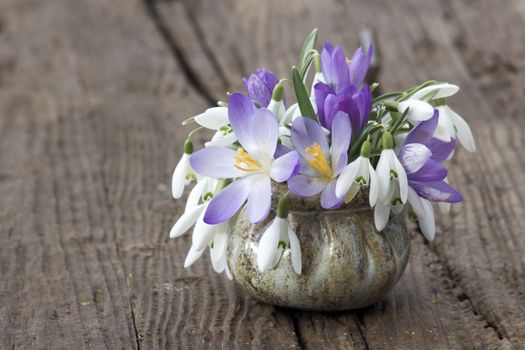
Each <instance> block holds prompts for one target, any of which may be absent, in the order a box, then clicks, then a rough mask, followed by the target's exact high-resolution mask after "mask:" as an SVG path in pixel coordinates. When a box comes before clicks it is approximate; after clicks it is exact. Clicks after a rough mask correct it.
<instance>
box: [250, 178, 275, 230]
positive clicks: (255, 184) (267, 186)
mask: <svg viewBox="0 0 525 350" xmlns="http://www.w3.org/2000/svg"><path fill="white" fill-rule="evenodd" d="M249 178H250V184H249V186H250V195H249V196H248V205H247V208H246V209H247V210H246V216H247V217H248V220H249V221H250V222H251V223H252V224H257V223H259V222H261V221H262V220H264V219H265V218H266V216H267V215H268V212H269V211H270V207H271V204H272V203H271V200H272V183H271V181H270V178H269V177H267V176H265V175H252V176H250V177H249Z"/></svg>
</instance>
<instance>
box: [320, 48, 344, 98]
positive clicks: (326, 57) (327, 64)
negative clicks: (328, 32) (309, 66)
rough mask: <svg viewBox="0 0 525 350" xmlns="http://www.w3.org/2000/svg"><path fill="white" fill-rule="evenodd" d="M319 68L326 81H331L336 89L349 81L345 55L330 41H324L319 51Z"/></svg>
mask: <svg viewBox="0 0 525 350" xmlns="http://www.w3.org/2000/svg"><path fill="white" fill-rule="evenodd" d="M321 70H322V71H323V75H324V77H325V79H326V81H327V82H329V83H332V85H333V86H334V88H335V90H336V91H338V90H340V89H342V88H344V87H345V86H347V85H348V83H349V76H348V66H347V64H346V55H345V52H344V51H343V49H342V48H341V47H340V46H336V47H335V48H334V47H333V46H332V44H331V43H328V42H327V43H326V44H325V47H324V49H323V52H322V53H321Z"/></svg>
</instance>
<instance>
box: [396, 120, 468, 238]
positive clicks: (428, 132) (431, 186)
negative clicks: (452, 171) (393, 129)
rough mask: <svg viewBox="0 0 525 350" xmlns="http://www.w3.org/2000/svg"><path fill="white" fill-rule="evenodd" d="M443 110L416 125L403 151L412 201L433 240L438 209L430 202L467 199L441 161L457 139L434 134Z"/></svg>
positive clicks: (454, 201) (427, 236) (409, 200)
mask: <svg viewBox="0 0 525 350" xmlns="http://www.w3.org/2000/svg"><path fill="white" fill-rule="evenodd" d="M438 119H439V112H438V111H437V110H436V112H435V113H434V116H433V117H432V118H431V119H429V120H428V121H425V122H421V123H419V124H418V125H416V126H415V127H414V129H412V130H411V131H410V132H409V133H408V135H407V137H406V138H405V140H404V143H403V145H402V146H401V149H400V151H399V155H398V156H399V159H400V161H401V163H402V164H403V167H404V168H405V170H406V173H407V181H408V186H409V188H408V202H409V203H410V206H411V208H412V209H413V211H414V214H415V216H416V218H417V220H418V221H419V224H420V227H421V231H422V232H423V234H424V236H425V238H427V239H428V240H430V241H431V240H433V239H434V236H435V232H436V228H435V219H434V210H433V208H432V204H431V203H430V202H444V203H456V202H460V201H462V200H463V197H462V196H461V194H459V193H458V192H457V191H456V190H455V189H454V188H452V187H451V186H450V185H449V184H448V182H447V180H446V177H447V173H448V171H447V169H446V168H445V167H443V166H442V165H441V163H442V162H444V161H445V160H446V159H447V158H448V156H449V155H450V154H451V153H452V151H453V150H454V147H455V144H456V142H455V140H454V139H452V140H451V141H450V142H443V141H440V140H438V139H436V138H434V137H433V135H434V132H435V130H436V128H437V126H438Z"/></svg>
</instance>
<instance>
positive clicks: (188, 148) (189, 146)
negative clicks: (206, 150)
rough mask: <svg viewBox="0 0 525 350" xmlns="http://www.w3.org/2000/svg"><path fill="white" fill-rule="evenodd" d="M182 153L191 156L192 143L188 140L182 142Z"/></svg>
mask: <svg viewBox="0 0 525 350" xmlns="http://www.w3.org/2000/svg"><path fill="white" fill-rule="evenodd" d="M184 153H185V154H192V153H193V143H192V142H191V140H190V139H187V140H186V141H185V142H184Z"/></svg>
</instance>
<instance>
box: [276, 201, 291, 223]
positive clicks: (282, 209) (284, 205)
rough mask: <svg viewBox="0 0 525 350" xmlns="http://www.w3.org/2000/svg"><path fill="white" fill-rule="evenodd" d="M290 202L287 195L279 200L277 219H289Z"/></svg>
mask: <svg viewBox="0 0 525 350" xmlns="http://www.w3.org/2000/svg"><path fill="white" fill-rule="evenodd" d="M288 208H289V200H288V195H285V196H283V197H281V199H279V203H278V204H277V217H278V218H282V219H286V218H287V217H288Z"/></svg>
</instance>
